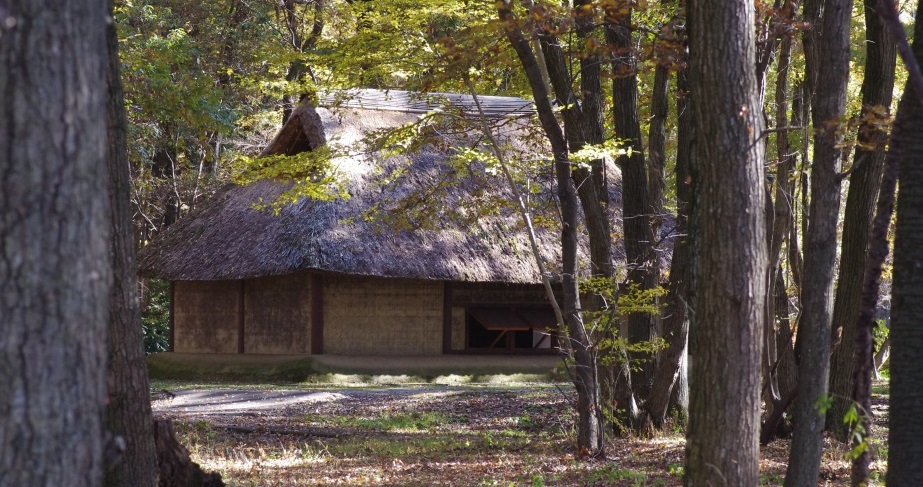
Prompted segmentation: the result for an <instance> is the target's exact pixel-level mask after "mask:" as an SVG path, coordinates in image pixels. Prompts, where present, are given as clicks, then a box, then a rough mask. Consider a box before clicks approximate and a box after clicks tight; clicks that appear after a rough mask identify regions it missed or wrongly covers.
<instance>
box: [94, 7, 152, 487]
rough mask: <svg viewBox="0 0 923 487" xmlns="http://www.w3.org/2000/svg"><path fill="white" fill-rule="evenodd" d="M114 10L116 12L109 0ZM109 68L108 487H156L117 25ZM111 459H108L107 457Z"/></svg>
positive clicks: (110, 37)
mask: <svg viewBox="0 0 923 487" xmlns="http://www.w3.org/2000/svg"><path fill="white" fill-rule="evenodd" d="M109 8H110V12H111V8H112V4H111V0H110V5H109ZM106 37H107V44H108V49H109V69H108V71H107V75H108V78H107V82H108V86H109V100H108V110H109V116H108V122H109V124H108V135H109V144H108V156H107V158H108V168H109V203H110V206H111V208H112V210H111V214H110V217H111V224H112V240H111V247H110V255H109V256H110V259H111V266H112V273H113V278H114V281H113V285H112V295H111V297H110V301H109V345H108V346H109V369H108V370H109V381H108V382H109V396H108V399H109V400H108V404H107V405H106V428H107V429H108V433H109V434H110V435H111V437H112V438H114V439H116V438H117V439H119V440H122V441H124V443H122V442H121V441H118V440H117V441H116V443H117V444H124V446H125V450H124V453H123V454H122V456H121V458H118V459H117V460H116V461H115V462H113V463H110V464H108V465H107V466H106V474H105V482H104V485H107V486H113V487H115V486H127V485H131V486H134V487H153V486H154V485H157V455H156V452H155V451H154V432H153V423H152V418H151V398H150V390H149V387H148V380H147V362H146V361H145V357H144V345H143V337H142V333H141V308H140V306H139V302H138V272H137V267H136V264H135V241H134V230H133V227H132V222H131V216H132V207H131V201H130V200H129V193H130V192H131V187H130V185H131V182H130V179H129V173H128V172H129V166H128V146H127V143H126V133H125V131H126V127H127V126H128V123H127V121H126V117H125V102H124V100H123V95H122V80H121V77H120V73H119V66H120V64H119V55H118V38H117V36H116V31H115V24H109V26H108V28H107V36H106ZM107 460H108V459H107Z"/></svg>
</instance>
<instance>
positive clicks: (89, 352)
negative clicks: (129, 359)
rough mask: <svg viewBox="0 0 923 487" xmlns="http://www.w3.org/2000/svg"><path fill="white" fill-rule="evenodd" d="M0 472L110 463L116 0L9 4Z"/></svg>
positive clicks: (1, 210)
mask: <svg viewBox="0 0 923 487" xmlns="http://www.w3.org/2000/svg"><path fill="white" fill-rule="evenodd" d="M0 18H2V19H3V20H2V22H0V109H2V111H3V114H2V115H0V134H2V136H0V322H2V326H0V328H2V330H3V338H2V340H0V378H2V379H0V483H2V484H3V485H9V486H64V485H66V486H97V485H99V483H100V481H101V479H102V474H103V468H102V467H103V439H102V437H103V435H102V431H103V425H102V418H103V413H104V401H105V395H106V321H107V319H108V309H109V302H108V300H109V290H110V285H111V280H112V279H111V277H112V276H111V273H110V269H109V260H108V251H109V226H110V222H109V203H108V199H107V197H106V194H107V192H106V187H107V184H108V179H107V177H106V98H105V89H106V37H105V19H106V18H107V13H106V3H105V2H104V1H77V0H75V1H72V2H51V1H38V0H25V1H23V0H6V1H3V2H0Z"/></svg>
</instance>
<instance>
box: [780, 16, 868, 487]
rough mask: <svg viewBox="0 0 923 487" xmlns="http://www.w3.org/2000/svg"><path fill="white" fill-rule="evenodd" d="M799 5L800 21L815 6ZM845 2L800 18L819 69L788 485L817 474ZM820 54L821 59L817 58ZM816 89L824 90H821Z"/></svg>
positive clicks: (836, 203) (845, 72)
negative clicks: (808, 24)
mask: <svg viewBox="0 0 923 487" xmlns="http://www.w3.org/2000/svg"><path fill="white" fill-rule="evenodd" d="M809 4H813V6H812V8H809V7H808V5H806V6H805V12H806V16H807V15H808V14H809V13H811V14H812V15H814V14H813V13H812V12H814V10H812V9H813V8H815V7H817V4H816V3H815V2H809ZM851 15H852V0H827V1H825V2H824V4H823V17H822V18H818V17H816V16H814V17H807V20H809V21H814V26H815V29H816V28H818V27H820V28H821V31H820V32H815V33H813V34H810V35H808V36H807V37H808V38H810V37H812V36H813V46H809V45H808V43H807V42H806V45H805V55H806V56H807V54H808V52H809V51H810V50H811V49H817V51H815V52H814V55H813V56H811V57H808V60H809V61H811V60H812V59H813V61H814V62H816V61H818V60H819V61H820V63H819V64H808V65H807V72H808V76H807V77H808V79H809V80H812V79H815V78H814V73H817V74H816V84H815V85H809V86H812V88H813V89H814V95H813V98H812V103H811V105H812V108H813V110H812V122H813V125H814V158H813V159H814V160H813V162H812V167H811V204H810V209H809V218H810V223H809V227H808V233H807V234H806V235H805V250H804V260H805V263H804V282H803V283H802V285H803V288H802V290H801V305H802V315H801V320H800V322H799V325H798V332H797V345H798V349H799V351H800V356H799V359H800V361H799V363H798V397H797V398H796V399H795V422H794V432H793V437H792V447H791V451H790V453H789V462H788V470H787V474H786V476H785V485H786V486H787V487H795V486H805V485H814V484H816V483H817V478H818V475H819V474H820V457H821V452H822V451H823V436H822V433H823V429H824V419H825V411H824V409H823V408H819V407H818V402H819V401H823V400H825V399H826V397H827V381H828V377H829V373H830V325H831V320H832V313H831V312H832V308H833V271H834V269H835V268H836V246H837V218H838V215H839V209H840V176H839V172H840V169H841V167H842V158H843V149H842V144H841V142H842V139H843V137H842V131H841V130H839V128H840V124H841V123H842V122H843V120H842V117H843V115H844V113H845V108H846V83H847V81H848V80H849V32H850V19H851ZM819 53H823V55H822V56H820V55H819ZM820 87H823V88H822V89H821V88H820Z"/></svg>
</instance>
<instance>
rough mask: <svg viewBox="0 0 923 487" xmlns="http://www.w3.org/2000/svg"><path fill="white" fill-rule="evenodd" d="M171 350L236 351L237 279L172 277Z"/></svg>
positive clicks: (200, 351) (238, 294)
mask: <svg viewBox="0 0 923 487" xmlns="http://www.w3.org/2000/svg"><path fill="white" fill-rule="evenodd" d="M174 286H175V288H174V294H173V296H174V302H173V327H174V331H173V332H174V335H173V340H174V343H173V351H175V352H187V353H237V335H238V325H239V312H240V299H239V297H240V281H176V282H175V283H174Z"/></svg>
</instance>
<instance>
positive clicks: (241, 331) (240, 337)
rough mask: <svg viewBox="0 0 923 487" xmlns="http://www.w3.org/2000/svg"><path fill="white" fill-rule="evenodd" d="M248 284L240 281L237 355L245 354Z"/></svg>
mask: <svg viewBox="0 0 923 487" xmlns="http://www.w3.org/2000/svg"><path fill="white" fill-rule="evenodd" d="M246 282H247V281H245V280H243V279H241V280H240V291H239V292H238V294H237V301H238V306H237V353H244V352H245V350H244V328H245V325H246V323H245V322H244V312H245V311H246V309H244V299H245V298H246V289H245V286H246Z"/></svg>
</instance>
